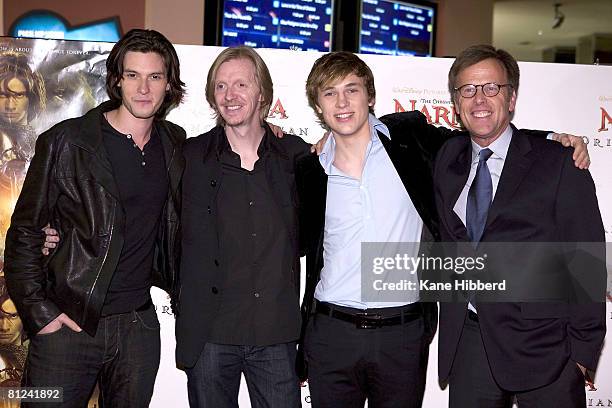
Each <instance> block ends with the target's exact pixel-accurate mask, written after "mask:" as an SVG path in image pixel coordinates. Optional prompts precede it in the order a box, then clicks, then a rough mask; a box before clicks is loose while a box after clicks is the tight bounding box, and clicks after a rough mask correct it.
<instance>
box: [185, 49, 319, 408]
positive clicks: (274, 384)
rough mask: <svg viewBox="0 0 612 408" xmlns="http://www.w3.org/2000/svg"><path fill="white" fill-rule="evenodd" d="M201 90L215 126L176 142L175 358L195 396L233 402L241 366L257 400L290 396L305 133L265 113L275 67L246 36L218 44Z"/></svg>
mask: <svg viewBox="0 0 612 408" xmlns="http://www.w3.org/2000/svg"><path fill="white" fill-rule="evenodd" d="M206 99H207V100H208V103H209V104H210V106H211V107H212V108H213V109H214V111H215V114H216V116H217V126H216V127H215V128H213V129H212V130H210V131H209V132H207V133H205V134H203V135H201V136H198V137H195V138H193V139H188V140H187V142H186V143H185V146H184V153H185V159H186V168H185V172H184V174H183V185H182V186H183V190H182V191H183V207H182V222H183V230H182V233H183V241H182V261H181V275H180V276H181V278H180V280H181V294H180V300H181V302H180V313H179V314H178V316H177V322H176V339H177V350H176V357H177V363H178V365H179V366H181V367H183V368H185V369H186V372H187V378H188V392H189V403H190V405H191V406H196V407H213V408H224V407H237V406H238V390H239V387H240V378H241V373H242V374H244V376H245V379H246V383H247V386H248V389H249V395H250V398H251V405H252V406H253V407H298V406H300V387H299V382H298V378H297V376H296V373H295V368H294V366H295V356H296V340H297V339H298V337H299V334H300V312H299V281H300V276H299V271H300V265H299V254H298V237H297V235H298V228H297V220H298V214H297V212H298V208H297V202H298V200H297V197H296V187H295V177H294V174H295V162H296V159H297V158H298V157H299V156H301V155H304V154H307V153H308V151H309V145H307V144H306V143H305V142H304V141H302V140H301V139H300V138H298V137H296V136H292V135H286V136H285V137H284V138H282V139H279V138H277V137H275V136H274V135H273V133H272V131H271V129H270V127H269V126H268V125H267V124H266V123H265V122H264V119H265V117H266V116H267V114H268V111H269V109H270V104H271V102H272V79H271V78H270V73H269V71H268V68H267V67H266V65H265V63H264V61H263V60H262V59H261V57H260V56H259V55H258V54H257V52H255V51H254V50H253V49H251V48H248V47H236V48H228V49H225V50H224V51H222V52H221V53H220V54H219V56H218V57H217V59H216V60H215V61H214V62H213V64H212V67H211V68H210V70H209V72H208V78H207V84H206Z"/></svg>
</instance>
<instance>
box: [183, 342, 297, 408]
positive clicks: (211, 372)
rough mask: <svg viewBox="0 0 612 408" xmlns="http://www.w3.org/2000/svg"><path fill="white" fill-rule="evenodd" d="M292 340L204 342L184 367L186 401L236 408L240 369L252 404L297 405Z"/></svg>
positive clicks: (288, 407) (257, 406)
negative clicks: (252, 343) (193, 361)
mask: <svg viewBox="0 0 612 408" xmlns="http://www.w3.org/2000/svg"><path fill="white" fill-rule="evenodd" d="M295 358H296V351H295V343H283V344H274V345H271V346H263V347H255V346H234V345H225V344H214V343H206V345H205V346H204V349H203V350H202V353H201V354H200V357H199V358H198V361H197V363H196V365H195V366H194V367H193V368H189V369H187V370H186V371H187V389H188V392H189V405H190V406H191V407H200V408H238V391H239V389H240V374H241V373H244V377H245V380H246V384H247V387H248V389H249V397H250V399H251V407H252V408H264V407H266V408H277V407H283V408H295V407H300V406H301V405H300V384H299V380H298V378H297V375H296V373H295Z"/></svg>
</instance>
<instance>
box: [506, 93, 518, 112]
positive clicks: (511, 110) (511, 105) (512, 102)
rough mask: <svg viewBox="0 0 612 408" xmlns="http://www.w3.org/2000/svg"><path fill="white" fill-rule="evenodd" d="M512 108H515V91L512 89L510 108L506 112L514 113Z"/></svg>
mask: <svg viewBox="0 0 612 408" xmlns="http://www.w3.org/2000/svg"><path fill="white" fill-rule="evenodd" d="M514 108H516V90H514V89H512V96H511V97H510V106H509V107H508V110H509V111H510V112H514Z"/></svg>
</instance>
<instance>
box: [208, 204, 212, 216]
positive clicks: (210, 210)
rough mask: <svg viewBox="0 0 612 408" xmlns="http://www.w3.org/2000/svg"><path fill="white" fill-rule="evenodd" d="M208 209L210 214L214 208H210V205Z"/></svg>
mask: <svg viewBox="0 0 612 408" xmlns="http://www.w3.org/2000/svg"><path fill="white" fill-rule="evenodd" d="M207 210H208V213H209V214H212V209H211V208H210V205H209V206H208V208H207Z"/></svg>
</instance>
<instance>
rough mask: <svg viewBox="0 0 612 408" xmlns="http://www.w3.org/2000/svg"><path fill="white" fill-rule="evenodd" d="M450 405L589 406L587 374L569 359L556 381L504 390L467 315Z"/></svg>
mask: <svg viewBox="0 0 612 408" xmlns="http://www.w3.org/2000/svg"><path fill="white" fill-rule="evenodd" d="M448 384H449V407H450V408H465V407H470V408H510V407H511V406H512V402H513V400H514V399H515V398H516V402H517V403H518V406H519V407H520V408H579V407H585V406H586V402H585V401H586V396H585V391H584V376H583V374H582V372H581V371H580V369H579V368H578V366H577V365H576V363H575V362H573V361H571V360H568V362H567V364H566V365H565V368H564V369H563V371H562V372H561V375H560V376H559V378H558V379H557V380H555V381H554V382H553V383H551V384H548V385H546V386H544V387H540V388H536V389H534V390H528V391H524V392H518V393H511V392H508V391H505V390H503V389H502V388H501V387H500V386H499V385H497V383H496V382H495V379H494V378H493V374H492V373H491V368H490V367H489V362H488V360H487V355H486V352H485V348H484V344H483V342H482V336H481V335H480V327H479V325H478V322H476V321H474V320H471V319H469V318H466V320H465V324H464V326H463V332H462V333H461V339H460V340H459V346H458V347H457V355H456V356H455V360H454V361H453V367H452V369H451V374H450V377H449V383H448Z"/></svg>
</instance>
